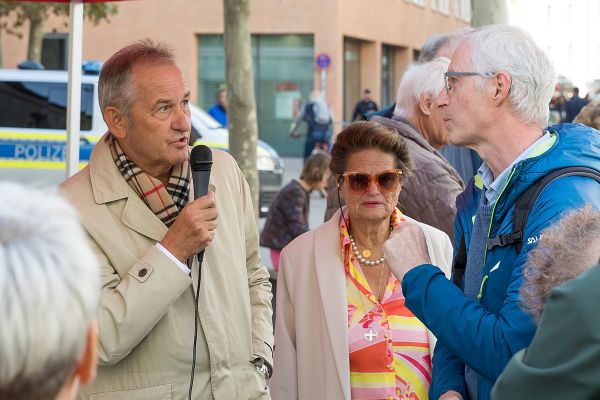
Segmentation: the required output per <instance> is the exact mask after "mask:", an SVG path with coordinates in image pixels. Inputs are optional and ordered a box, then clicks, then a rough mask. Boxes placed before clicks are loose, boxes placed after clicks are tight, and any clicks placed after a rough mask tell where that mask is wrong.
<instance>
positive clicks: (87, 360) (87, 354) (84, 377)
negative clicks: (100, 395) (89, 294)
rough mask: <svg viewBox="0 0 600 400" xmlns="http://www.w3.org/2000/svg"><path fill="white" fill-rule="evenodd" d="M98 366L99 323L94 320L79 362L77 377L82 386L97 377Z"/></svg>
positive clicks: (76, 371)
mask: <svg viewBox="0 0 600 400" xmlns="http://www.w3.org/2000/svg"><path fill="white" fill-rule="evenodd" d="M97 366H98V321H96V320H93V321H92V322H91V323H90V325H89V327H88V330H87V334H86V337H85V347H84V348H83V352H82V353H81V354H80V356H79V360H78V361H77V367H76V368H75V375H76V376H78V377H79V382H81V384H82V385H87V384H90V383H91V382H92V381H93V380H94V378H95V377H96V367H97Z"/></svg>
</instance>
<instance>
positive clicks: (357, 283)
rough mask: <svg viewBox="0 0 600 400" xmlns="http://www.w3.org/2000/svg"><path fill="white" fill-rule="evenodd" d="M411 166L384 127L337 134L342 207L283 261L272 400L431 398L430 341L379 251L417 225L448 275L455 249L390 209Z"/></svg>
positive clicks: (365, 125)
mask: <svg viewBox="0 0 600 400" xmlns="http://www.w3.org/2000/svg"><path fill="white" fill-rule="evenodd" d="M411 166H412V165H411V161H410V158H409V156H408V149H407V146H406V144H405V143H404V141H403V140H402V138H401V137H400V136H399V135H398V134H397V133H396V132H394V131H393V130H391V129H390V128H387V127H385V126H383V125H379V124H377V123H375V122H356V123H353V124H351V125H349V126H348V127H347V128H346V129H344V130H343V131H342V132H340V133H339V135H338V137H337V139H336V142H335V144H334V146H333V149H332V152H331V162H330V164H329V167H330V169H331V172H332V173H333V174H335V175H336V180H337V186H338V190H339V194H340V196H341V197H342V198H343V199H344V200H345V203H346V207H340V210H338V212H337V213H336V214H335V215H334V216H333V217H332V218H331V219H330V220H329V221H328V222H326V223H325V224H323V225H321V226H320V227H318V228H316V229H315V230H312V231H310V232H307V233H305V234H304V235H302V236H300V237H299V238H297V239H295V240H294V241H292V242H291V243H290V244H289V245H288V246H287V247H285V248H284V249H283V251H282V253H281V258H280V269H279V276H278V288H277V307H276V308H277V318H276V328H275V361H274V375H273V379H272V381H271V394H272V397H273V399H275V400H277V399H286V400H288V399H307V400H308V399H310V400H318V399H414V400H417V399H419V400H422V399H427V398H428V396H427V392H428V389H429V384H430V382H431V358H432V353H433V347H434V344H435V338H434V337H433V336H432V335H431V333H430V332H429V331H428V330H427V328H426V327H425V325H424V324H423V323H422V322H421V321H419V320H418V319H417V318H416V317H415V316H414V315H413V314H412V313H411V312H410V311H409V310H408V308H407V307H406V306H405V305H404V296H403V295H402V288H401V286H400V283H399V282H398V280H397V279H396V278H395V277H394V276H393V275H392V274H391V273H390V269H389V267H388V265H387V263H386V260H385V258H384V257H383V244H384V242H385V241H386V239H387V238H388V237H389V235H390V233H391V232H392V231H393V230H394V229H396V228H398V227H399V226H400V225H401V224H418V225H419V226H420V227H421V228H422V230H423V233H424V235H425V239H426V241H427V246H428V253H429V256H430V258H431V259H432V260H433V259H435V260H436V262H437V264H436V265H440V266H441V267H442V268H445V273H446V275H449V266H450V263H451V259H452V246H451V244H450V240H449V238H448V236H447V235H446V234H445V233H443V232H442V231H440V230H437V229H435V228H433V227H430V226H428V225H425V224H421V223H418V222H416V221H414V220H412V219H410V218H408V217H406V216H404V215H402V214H401V213H400V211H399V210H398V209H397V208H396V202H397V199H398V194H399V193H400V190H401V187H402V179H403V177H405V176H407V175H408V174H409V173H410V170H411ZM415 245H416V244H415Z"/></svg>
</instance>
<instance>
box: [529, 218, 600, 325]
mask: <svg viewBox="0 0 600 400" xmlns="http://www.w3.org/2000/svg"><path fill="white" fill-rule="evenodd" d="M599 259H600V211H594V210H592V208H591V207H590V206H587V207H585V208H581V209H579V210H575V211H572V212H570V213H568V214H566V215H565V216H564V217H563V218H562V219H561V220H559V221H558V222H557V223H556V224H554V225H552V226H550V227H549V228H547V229H546V230H544V231H543V232H542V237H541V239H540V241H539V242H538V245H537V247H536V248H535V249H533V250H532V251H531V253H530V256H529V259H528V262H527V266H526V267H525V270H524V271H523V274H524V276H525V284H523V286H522V287H521V293H520V294H521V300H522V305H523V308H524V309H526V310H527V311H529V312H530V313H531V314H532V315H533V316H534V318H535V320H536V321H537V322H539V320H540V317H541V315H542V310H543V308H544V305H545V304H546V301H548V297H549V296H550V292H551V291H552V289H553V288H555V287H556V286H559V285H561V284H563V283H565V282H566V281H568V280H571V279H573V278H575V277H577V276H579V275H580V274H581V273H582V272H584V271H586V270H588V269H590V268H591V267H593V266H594V265H596V264H597V263H598V261H599Z"/></svg>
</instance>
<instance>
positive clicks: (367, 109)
mask: <svg viewBox="0 0 600 400" xmlns="http://www.w3.org/2000/svg"><path fill="white" fill-rule="evenodd" d="M377 110H378V108H377V103H375V102H374V101H373V98H372V97H371V90H369V89H365V90H364V92H363V98H362V99H361V100H360V101H359V102H358V103H356V106H355V107H354V111H353V112H352V121H357V120H362V119H364V115H365V114H367V113H372V112H376V111H377Z"/></svg>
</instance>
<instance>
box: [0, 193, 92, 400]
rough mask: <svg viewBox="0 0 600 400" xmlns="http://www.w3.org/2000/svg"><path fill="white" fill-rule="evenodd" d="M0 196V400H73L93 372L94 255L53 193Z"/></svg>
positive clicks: (71, 211)
mask: <svg viewBox="0 0 600 400" xmlns="http://www.w3.org/2000/svg"><path fill="white" fill-rule="evenodd" d="M0 193H2V195H1V196H0V305H1V308H2V312H0V399H3V400H8V399H10V400H37V399H44V400H72V399H74V398H75V396H76V395H77V391H78V389H79V387H80V385H87V384H89V383H90V382H91V381H92V380H93V379H94V377H95V375H96V365H97V363H98V360H97V346H98V343H97V341H98V324H97V322H96V311H97V308H98V298H99V296H100V268H99V265H98V260H97V259H96V256H95V255H94V252H93V251H92V249H91V248H90V245H89V244H88V241H87V238H86V234H85V233H84V231H83V228H82V227H81V225H80V224H79V218H78V217H77V213H76V212H75V210H74V209H73V207H71V206H70V205H69V204H68V203H67V201H66V200H64V199H63V198H61V197H59V196H58V195H57V194H56V193H48V192H47V191H43V190H38V189H32V188H25V187H23V186H20V185H17V184H14V183H0Z"/></svg>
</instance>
